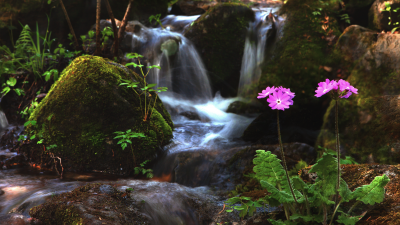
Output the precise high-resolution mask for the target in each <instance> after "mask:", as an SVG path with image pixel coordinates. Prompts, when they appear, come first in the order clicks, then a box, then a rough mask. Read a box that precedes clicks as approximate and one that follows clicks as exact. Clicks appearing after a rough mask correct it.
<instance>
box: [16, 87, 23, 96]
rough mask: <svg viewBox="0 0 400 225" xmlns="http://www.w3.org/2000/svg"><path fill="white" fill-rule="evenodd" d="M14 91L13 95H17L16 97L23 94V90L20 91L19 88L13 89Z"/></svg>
mask: <svg viewBox="0 0 400 225" xmlns="http://www.w3.org/2000/svg"><path fill="white" fill-rule="evenodd" d="M14 91H15V93H17V95H18V96H21V94H23V93H24V90H22V89H20V88H15V89H14Z"/></svg>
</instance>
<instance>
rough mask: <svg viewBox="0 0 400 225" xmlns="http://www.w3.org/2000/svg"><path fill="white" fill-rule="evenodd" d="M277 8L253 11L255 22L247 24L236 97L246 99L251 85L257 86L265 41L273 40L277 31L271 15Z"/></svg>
mask: <svg viewBox="0 0 400 225" xmlns="http://www.w3.org/2000/svg"><path fill="white" fill-rule="evenodd" d="M277 9H278V8H261V9H253V10H254V11H255V15H256V18H255V21H254V22H252V23H250V24H249V28H248V30H247V36H246V40H245V46H244V51H243V59H242V67H241V70H240V80H239V88H238V96H240V97H246V91H247V90H248V89H249V88H250V86H251V85H253V84H257V83H258V81H259V79H260V77H261V66H262V64H263V62H264V59H265V51H266V48H267V40H269V39H273V38H274V37H275V35H276V30H277V29H278V28H277V27H276V26H277V24H278V23H277V20H279V19H280V18H275V16H274V15H273V14H272V13H273V12H275V11H276V10H277Z"/></svg>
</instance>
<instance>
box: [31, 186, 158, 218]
mask: <svg viewBox="0 0 400 225" xmlns="http://www.w3.org/2000/svg"><path fill="white" fill-rule="evenodd" d="M101 186H102V184H88V185H86V186H82V187H79V188H77V189H75V190H73V191H72V192H67V193H63V194H61V195H57V196H54V197H53V198H52V199H50V200H48V201H47V202H46V203H44V204H42V205H39V206H36V207H33V208H32V209H31V210H30V211H29V215H30V216H31V217H32V218H35V219H37V220H39V221H40V222H41V223H42V224H73V223H84V224H149V223H150V218H149V217H148V216H147V215H145V214H143V213H141V212H140V210H141V208H142V207H143V204H141V203H140V202H138V201H136V200H135V199H131V198H129V196H128V194H127V193H124V192H121V191H118V190H117V189H115V188H114V187H111V186H110V187H109V188H107V189H110V190H111V189H112V191H107V193H103V194H96V193H101V191H100V187H101ZM107 186H109V185H107Z"/></svg>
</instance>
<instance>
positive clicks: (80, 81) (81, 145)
mask: <svg viewBox="0 0 400 225" xmlns="http://www.w3.org/2000/svg"><path fill="white" fill-rule="evenodd" d="M121 78H122V79H132V80H133V81H137V82H140V84H139V87H137V88H135V91H134V90H132V89H131V88H127V87H126V86H119V84H120V79H121ZM140 87H143V80H142V79H141V78H140V76H138V75H137V74H135V73H133V72H131V71H130V70H129V69H127V68H126V67H124V66H122V65H120V64H117V63H114V62H112V61H109V60H106V59H103V58H101V57H96V56H81V57H78V58H76V59H75V60H74V61H73V62H72V63H71V64H70V65H69V66H68V67H67V68H65V70H64V71H63V72H62V74H61V77H60V79H59V80H58V81H57V82H56V83H55V84H54V85H53V86H52V88H51V89H50V91H49V93H48V94H47V96H46V97H45V98H44V99H43V100H42V102H41V103H40V104H39V106H38V107H37V108H36V109H35V111H34V112H33V113H32V114H31V116H30V118H29V120H34V121H37V126H36V127H33V126H32V125H30V126H28V127H27V132H31V131H32V132H33V133H34V134H36V136H39V137H40V136H42V138H43V139H44V143H45V144H46V145H51V144H56V145H57V147H56V148H54V149H51V150H50V151H51V153H54V154H55V155H58V156H61V157H62V158H63V159H64V161H63V165H64V167H67V168H70V169H74V170H100V171H108V172H113V173H115V172H117V171H118V172H121V173H123V174H129V173H130V172H132V170H133V168H134V167H135V166H138V165H139V163H141V162H143V161H145V160H151V159H153V158H154V156H155V155H156V154H157V153H158V152H159V151H160V146H163V145H165V144H166V143H168V142H169V140H170V139H171V138H172V129H171V127H172V126H173V123H172V121H171V118H170V115H169V114H168V112H167V111H166V110H165V108H164V106H163V104H162V102H161V100H160V99H159V98H156V94H155V93H154V94H153V93H152V94H151V96H150V95H149V94H147V96H146V97H145V94H144V93H143V92H142V90H141V89H140ZM145 98H146V99H145ZM155 98H156V99H157V100H156V102H155V107H154V110H153V112H152V114H151V117H150V116H149V118H148V119H147V120H146V121H144V113H143V110H144V104H146V105H147V107H148V105H153V104H154V100H155ZM128 129H131V130H132V131H133V132H138V133H143V134H144V135H145V136H146V137H145V138H134V139H132V148H130V147H131V146H130V145H129V144H128V147H127V148H126V149H125V150H122V149H121V146H119V145H117V142H118V140H117V139H114V137H115V136H116V134H115V133H114V132H116V131H124V132H125V131H127V130H128ZM132 149H133V150H132ZM132 151H133V153H134V155H132ZM64 162H66V163H65V164H64Z"/></svg>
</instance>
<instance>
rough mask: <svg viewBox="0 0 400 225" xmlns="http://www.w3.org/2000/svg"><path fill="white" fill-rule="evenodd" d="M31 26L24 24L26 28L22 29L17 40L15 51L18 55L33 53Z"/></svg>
mask: <svg viewBox="0 0 400 225" xmlns="http://www.w3.org/2000/svg"><path fill="white" fill-rule="evenodd" d="M30 32H31V28H30V27H29V26H28V24H27V25H25V26H24V28H23V29H22V31H21V34H20V35H19V37H18V40H17V42H16V43H15V49H16V51H15V53H16V55H20V56H22V55H27V53H28V54H31V53H32V52H34V49H33V46H32V41H31V39H32V37H31V34H30Z"/></svg>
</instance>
